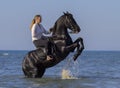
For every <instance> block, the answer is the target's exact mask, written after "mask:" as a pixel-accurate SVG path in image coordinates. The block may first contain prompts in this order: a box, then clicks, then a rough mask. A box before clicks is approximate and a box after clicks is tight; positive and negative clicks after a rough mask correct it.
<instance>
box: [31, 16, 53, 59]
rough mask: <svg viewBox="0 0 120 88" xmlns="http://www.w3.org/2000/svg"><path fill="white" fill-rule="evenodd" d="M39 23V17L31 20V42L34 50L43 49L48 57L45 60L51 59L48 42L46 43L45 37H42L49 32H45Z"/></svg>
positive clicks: (40, 20) (40, 19)
mask: <svg viewBox="0 0 120 88" xmlns="http://www.w3.org/2000/svg"><path fill="white" fill-rule="evenodd" d="M41 22H42V17H41V16H40V15H36V16H35V17H34V19H33V20H32V23H31V26H30V30H31V34H32V41H33V44H34V45H35V47H36V48H40V47H45V48H46V53H47V55H48V56H49V57H47V58H50V57H51V48H50V42H49V41H48V39H47V36H44V34H49V32H48V31H46V30H45V28H44V27H43V26H42V24H41ZM48 48H49V49H48ZM47 49H48V50H47Z"/></svg>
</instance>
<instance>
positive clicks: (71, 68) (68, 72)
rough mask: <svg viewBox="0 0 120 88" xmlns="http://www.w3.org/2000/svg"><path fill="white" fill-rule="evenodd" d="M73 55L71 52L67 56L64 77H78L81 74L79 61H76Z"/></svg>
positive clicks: (62, 74) (62, 73)
mask: <svg viewBox="0 0 120 88" xmlns="http://www.w3.org/2000/svg"><path fill="white" fill-rule="evenodd" d="M72 56H73V55H72V54H70V55H69V56H68V57H67V61H66V62H67V63H66V65H65V66H64V67H63V69H62V72H61V76H62V79H77V78H78V76H79V63H78V61H77V60H76V61H74V60H73V57H72Z"/></svg>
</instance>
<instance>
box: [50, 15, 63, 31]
mask: <svg viewBox="0 0 120 88" xmlns="http://www.w3.org/2000/svg"><path fill="white" fill-rule="evenodd" d="M62 17H64V15H62V16H60V17H59V18H58V19H57V21H56V22H55V24H54V26H53V27H52V28H50V32H52V33H55V31H56V29H57V24H58V23H57V22H58V20H60V19H61V18H62Z"/></svg>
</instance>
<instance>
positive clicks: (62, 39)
mask: <svg viewBox="0 0 120 88" xmlns="http://www.w3.org/2000/svg"><path fill="white" fill-rule="evenodd" d="M68 28H69V29H70V30H71V32H72V33H78V32H80V27H79V26H78V24H77V23H76V21H75V20H74V18H73V16H72V14H70V13H68V12H67V13H64V15H62V16H61V17H60V18H59V19H58V20H57V21H56V22H55V24H54V26H53V27H52V28H51V29H50V31H51V32H52V37H51V38H49V41H50V42H51V50H52V51H51V52H52V57H53V59H50V60H47V55H46V53H44V49H43V48H42V47H41V48H39V49H36V50H33V51H30V52H28V54H27V55H26V56H25V58H24V60H23V63H22V70H23V72H24V74H25V76H26V77H31V78H35V77H42V76H43V75H44V72H45V70H46V68H49V67H52V66H55V65H56V64H58V63H59V62H60V61H62V60H64V59H65V58H66V57H67V56H68V54H69V53H70V52H73V51H74V50H75V48H77V51H76V53H75V55H74V56H73V59H74V60H76V59H77V57H78V56H79V55H80V54H81V53H82V51H83V49H84V44H83V39H82V38H80V37H79V38H78V39H77V40H75V42H73V41H72V39H71V37H70V35H69V32H68Z"/></svg>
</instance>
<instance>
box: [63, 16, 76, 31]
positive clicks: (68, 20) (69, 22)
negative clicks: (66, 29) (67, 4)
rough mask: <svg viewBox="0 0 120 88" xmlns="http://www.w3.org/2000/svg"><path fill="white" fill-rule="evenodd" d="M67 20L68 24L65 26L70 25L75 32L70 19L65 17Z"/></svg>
mask: <svg viewBox="0 0 120 88" xmlns="http://www.w3.org/2000/svg"><path fill="white" fill-rule="evenodd" d="M65 18H66V22H65V25H66V26H68V24H69V25H70V28H71V29H73V30H74V26H73V25H72V23H71V21H70V19H69V18H68V16H66V17H65Z"/></svg>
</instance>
